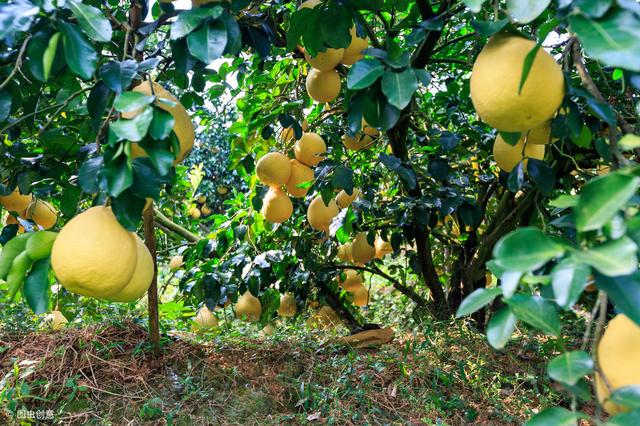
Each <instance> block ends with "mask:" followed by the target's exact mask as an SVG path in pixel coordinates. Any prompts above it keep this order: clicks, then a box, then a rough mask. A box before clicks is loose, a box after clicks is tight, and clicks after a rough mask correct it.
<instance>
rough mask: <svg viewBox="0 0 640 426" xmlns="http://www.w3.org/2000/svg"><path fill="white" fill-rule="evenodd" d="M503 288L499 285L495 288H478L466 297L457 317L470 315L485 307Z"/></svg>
mask: <svg viewBox="0 0 640 426" xmlns="http://www.w3.org/2000/svg"><path fill="white" fill-rule="evenodd" d="M501 293H502V290H501V289H500V288H499V287H494V288H478V289H476V290H474V291H473V292H472V293H471V294H470V295H468V296H467V297H465V298H464V300H463V301H462V303H460V306H459V307H458V311H457V312H456V318H460V317H463V316H465V315H470V314H472V313H474V312H476V311H477V310H479V309H482V308H484V307H485V306H487V305H488V304H489V303H491V302H492V301H493V299H495V298H496V296H498V295H499V294H501Z"/></svg>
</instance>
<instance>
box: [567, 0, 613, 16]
mask: <svg viewBox="0 0 640 426" xmlns="http://www.w3.org/2000/svg"><path fill="white" fill-rule="evenodd" d="M612 2H613V0H575V2H574V6H575V7H576V8H578V9H579V10H580V12H583V13H584V14H585V15H587V16H590V17H592V18H601V17H602V16H603V15H604V14H605V13H607V11H608V10H609V8H610V7H611V3H612Z"/></svg>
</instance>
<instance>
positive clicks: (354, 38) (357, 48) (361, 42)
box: [341, 25, 369, 65]
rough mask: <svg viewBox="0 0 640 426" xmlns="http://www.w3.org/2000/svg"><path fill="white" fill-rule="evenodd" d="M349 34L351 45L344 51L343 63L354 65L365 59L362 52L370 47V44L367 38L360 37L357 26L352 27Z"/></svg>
mask: <svg viewBox="0 0 640 426" xmlns="http://www.w3.org/2000/svg"><path fill="white" fill-rule="evenodd" d="M349 33H350V34H351V43H350V44H349V46H348V47H347V48H346V49H344V54H343V55H342V61H341V62H342V63H343V64H344V65H353V64H355V63H356V62H358V61H359V60H360V59H362V58H364V55H363V54H362V51H363V50H364V49H366V48H367V47H369V42H368V41H367V39H366V38H360V37H358V34H357V33H356V26H355V25H354V26H353V27H351V30H349Z"/></svg>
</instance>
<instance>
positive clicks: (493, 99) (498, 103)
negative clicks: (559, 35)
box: [471, 34, 565, 172]
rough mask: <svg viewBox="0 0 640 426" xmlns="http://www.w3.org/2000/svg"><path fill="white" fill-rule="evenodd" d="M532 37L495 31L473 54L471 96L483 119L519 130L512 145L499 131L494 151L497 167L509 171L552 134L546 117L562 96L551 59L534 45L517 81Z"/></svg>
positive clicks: (540, 149)
mask: <svg viewBox="0 0 640 426" xmlns="http://www.w3.org/2000/svg"><path fill="white" fill-rule="evenodd" d="M535 47H536V44H535V42H533V41H531V40H528V39H526V38H523V37H519V36H513V35H506V34H497V35H495V36H493V37H491V39H490V40H489V42H488V43H487V45H486V46H485V47H484V48H483V49H482V51H481V52H480V54H479V55H478V58H477V59H476V61H475V63H474V65H473V69H472V72H471V100H472V102H473V106H474V107H475V109H476V112H477V113H478V115H479V116H480V118H481V119H482V121H484V122H485V123H487V124H489V125H490V126H492V127H495V128H496V129H498V130H499V131H500V132H506V133H519V134H520V138H519V140H518V141H517V143H516V144H515V145H510V144H509V143H507V142H506V141H505V140H504V138H503V137H502V136H501V135H498V136H497V137H496V139H495V141H494V144H493V156H494V160H495V162H496V163H497V165H498V167H500V169H502V170H504V171H505V172H510V171H511V170H513V168H514V167H515V166H516V165H517V164H518V163H520V162H521V161H522V162H523V166H524V167H525V168H526V165H527V159H528V158H534V159H537V160H542V159H543V158H544V154H545V145H546V144H548V143H550V142H551V141H552V140H551V123H550V120H551V119H552V118H553V117H554V115H555V114H556V112H557V111H558V108H560V105H561V104H562V100H563V98H564V93H565V88H564V76H563V74H562V69H561V68H560V66H559V65H558V64H557V63H556V61H555V59H553V57H552V56H551V55H549V54H548V53H547V52H546V51H545V50H544V49H539V50H538V51H537V53H536V55H535V58H534V60H533V63H532V64H531V67H530V69H529V73H528V75H527V78H526V81H525V83H524V85H522V87H520V81H521V78H522V73H523V68H524V63H525V59H526V57H527V55H528V54H529V53H530V52H531V51H532V50H533V49H534V48H535Z"/></svg>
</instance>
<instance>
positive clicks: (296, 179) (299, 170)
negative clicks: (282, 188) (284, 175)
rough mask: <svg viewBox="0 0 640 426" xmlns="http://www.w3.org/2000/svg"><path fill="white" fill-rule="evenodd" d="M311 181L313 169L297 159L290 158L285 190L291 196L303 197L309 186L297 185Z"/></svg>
mask: <svg viewBox="0 0 640 426" xmlns="http://www.w3.org/2000/svg"><path fill="white" fill-rule="evenodd" d="M312 181H313V170H312V169H311V168H309V167H307V166H305V165H304V164H302V163H301V162H299V161H298V160H291V176H290V177H289V181H288V182H287V184H286V188H287V192H288V193H289V194H290V195H291V196H292V197H297V198H300V197H304V196H305V195H307V192H309V188H298V185H300V184H303V183H305V182H312Z"/></svg>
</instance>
